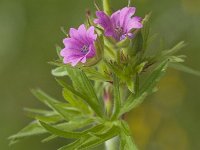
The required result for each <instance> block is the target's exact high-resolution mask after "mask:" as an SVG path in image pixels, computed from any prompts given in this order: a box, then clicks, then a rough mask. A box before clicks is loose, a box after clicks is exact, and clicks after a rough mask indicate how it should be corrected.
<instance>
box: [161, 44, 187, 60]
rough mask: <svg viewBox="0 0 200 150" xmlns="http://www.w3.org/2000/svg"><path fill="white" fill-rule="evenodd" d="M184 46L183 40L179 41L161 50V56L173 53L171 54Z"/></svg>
mask: <svg viewBox="0 0 200 150" xmlns="http://www.w3.org/2000/svg"><path fill="white" fill-rule="evenodd" d="M185 46H186V44H185V42H184V41H181V42H179V43H178V44H177V45H175V46H174V47H173V48H171V49H169V50H164V51H162V56H163V57H165V56H170V55H173V54H175V53H177V52H178V51H179V50H181V49H182V48H183V47H185Z"/></svg>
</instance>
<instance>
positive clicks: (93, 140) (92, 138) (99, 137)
mask: <svg viewBox="0 0 200 150" xmlns="http://www.w3.org/2000/svg"><path fill="white" fill-rule="evenodd" d="M118 131H119V130H118V127H116V126H112V127H111V128H109V129H108V130H106V132H103V133H99V134H93V133H91V134H87V135H85V136H83V137H82V138H81V139H78V140H77V141H75V142H73V143H71V144H69V145H66V146H63V147H61V148H60V149H59V150H74V149H77V150H79V149H80V150H84V149H91V148H94V147H96V146H98V145H99V144H102V143H103V142H105V141H107V140H109V139H111V138H113V137H115V136H116V135H117V134H118Z"/></svg>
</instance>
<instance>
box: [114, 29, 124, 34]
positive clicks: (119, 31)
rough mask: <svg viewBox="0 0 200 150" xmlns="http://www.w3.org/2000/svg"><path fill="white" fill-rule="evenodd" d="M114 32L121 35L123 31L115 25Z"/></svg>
mask: <svg viewBox="0 0 200 150" xmlns="http://www.w3.org/2000/svg"><path fill="white" fill-rule="evenodd" d="M115 32H116V33H117V34H118V35H121V34H122V33H123V29H122V27H116V28H115Z"/></svg>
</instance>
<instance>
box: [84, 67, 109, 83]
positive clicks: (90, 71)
mask: <svg viewBox="0 0 200 150" xmlns="http://www.w3.org/2000/svg"><path fill="white" fill-rule="evenodd" d="M84 72H85V73H86V75H87V76H88V78H89V79H91V80H94V81H101V82H105V81H109V80H110V77H109V76H106V75H104V74H102V73H101V72H98V71H97V70H96V69H94V68H87V69H84Z"/></svg>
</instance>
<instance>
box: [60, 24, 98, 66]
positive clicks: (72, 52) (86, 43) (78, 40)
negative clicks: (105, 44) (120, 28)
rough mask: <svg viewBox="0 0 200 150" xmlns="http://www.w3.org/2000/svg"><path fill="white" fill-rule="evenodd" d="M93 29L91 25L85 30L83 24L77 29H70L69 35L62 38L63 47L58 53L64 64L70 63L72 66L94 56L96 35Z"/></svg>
mask: <svg viewBox="0 0 200 150" xmlns="http://www.w3.org/2000/svg"><path fill="white" fill-rule="evenodd" d="M94 30H95V28H94V27H93V26H91V27H90V28H89V29H88V30H87V29H86V27H85V25H84V24H82V25H81V26H80V27H79V28H78V29H74V28H71V29H70V31H69V36H70V37H69V38H65V39H64V40H63V43H64V45H65V48H64V49H62V50H61V52H60V55H61V56H62V57H64V59H63V62H64V63H65V64H68V63H70V64H71V65H72V66H76V65H77V64H78V63H79V62H81V63H85V62H86V60H87V59H88V58H92V57H94V56H95V54H96V53H95V51H96V50H95V46H94V43H95V41H96V39H97V35H96V34H95V32H94Z"/></svg>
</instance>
